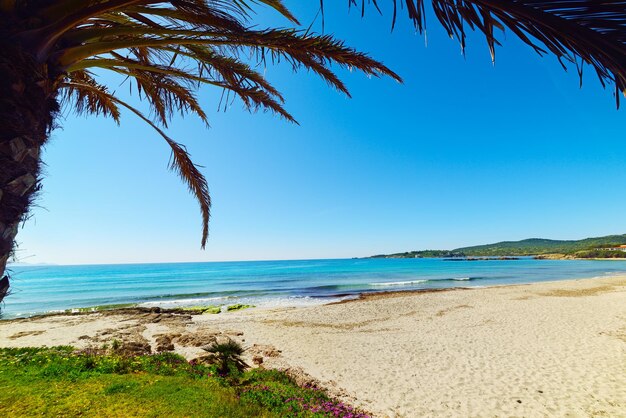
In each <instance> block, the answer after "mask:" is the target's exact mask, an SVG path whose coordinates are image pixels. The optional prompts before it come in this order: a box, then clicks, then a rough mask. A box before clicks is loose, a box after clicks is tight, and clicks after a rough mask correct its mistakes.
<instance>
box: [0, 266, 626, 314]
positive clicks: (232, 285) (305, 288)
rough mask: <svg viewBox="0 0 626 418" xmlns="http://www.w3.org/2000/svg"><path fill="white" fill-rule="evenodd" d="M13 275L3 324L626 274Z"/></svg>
mask: <svg viewBox="0 0 626 418" xmlns="http://www.w3.org/2000/svg"><path fill="white" fill-rule="evenodd" d="M11 270H12V276H13V281H12V294H11V295H9V296H8V297H7V298H6V299H5V303H4V306H3V308H2V314H3V318H5V319H6V318H12V317H21V316H30V315H34V314H37V313H44V312H50V311H59V310H64V309H70V308H77V307H88V306H97V305H108V304H118V303H140V304H143V305H145V306H163V307H175V306H191V305H199V304H202V305H209V304H210V305H226V304H232V303H249V304H254V305H257V306H299V305H306V304H316V303H324V302H328V301H334V300H339V299H342V298H346V297H354V296H355V295H357V294H359V293H363V292H377V291H388V290H412V289H435V288H449V287H476V286H492V285H504V284H517V283H532V282H540V281H549V280H566V279H575V278H587V277H601V276H606V275H612V274H619V273H626V261H612V260H610V261H593V260H589V261H586V260H585V261H583V260H533V259H528V258H524V259H521V260H514V261H496V260H490V261H445V260H443V259H347V260H302V261H246V262H219V263H217V262H216V263H175V264H125V265H120V264H117V265H89V266H87V265H84V266H29V267H23V266H20V267H17V266H14V267H12V268H11Z"/></svg>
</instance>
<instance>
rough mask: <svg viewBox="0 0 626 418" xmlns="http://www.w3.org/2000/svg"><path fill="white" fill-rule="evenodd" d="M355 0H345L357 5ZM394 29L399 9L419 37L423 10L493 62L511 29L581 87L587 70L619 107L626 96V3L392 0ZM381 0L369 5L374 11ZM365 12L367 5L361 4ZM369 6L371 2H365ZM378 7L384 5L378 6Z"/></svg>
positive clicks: (596, 0)
mask: <svg viewBox="0 0 626 418" xmlns="http://www.w3.org/2000/svg"><path fill="white" fill-rule="evenodd" d="M357 1H358V0H348V4H349V5H350V6H356V5H357ZM390 1H391V2H392V4H393V16H392V27H393V25H394V24H395V22H396V19H397V13H398V7H403V8H405V10H406V14H407V17H408V18H409V19H410V20H411V21H412V22H413V24H414V26H415V28H416V29H417V30H418V31H419V32H420V33H421V32H423V30H424V28H425V22H426V18H425V16H426V14H425V5H426V3H430V5H431V7H432V10H433V12H434V14H435V16H436V18H437V20H438V21H439V23H441V25H442V26H443V27H444V29H445V30H446V32H447V33H448V35H450V36H451V37H455V38H456V39H458V40H459V42H460V43H461V46H462V48H465V43H466V38H467V30H468V29H469V30H478V31H480V32H481V33H482V34H483V35H484V36H485V39H486V41H487V45H488V47H489V50H490V52H491V56H492V59H495V50H496V46H497V45H500V41H499V39H498V37H497V36H496V33H497V32H504V30H505V29H508V30H510V31H511V32H512V33H514V34H515V35H516V36H517V37H518V38H519V39H521V40H522V41H523V42H524V43H526V44H527V45H529V46H530V47H531V48H533V49H534V50H535V51H536V52H538V53H539V54H546V53H550V54H552V55H554V56H555V57H556V58H557V59H558V60H559V62H561V65H563V67H564V68H567V66H566V65H565V63H566V62H569V63H571V64H573V65H574V66H575V67H576V69H577V71H578V75H579V78H580V83H581V84H582V77H583V67H584V66H585V65H589V66H591V67H592V68H593V70H594V71H595V72H596V73H597V75H598V78H599V79H600V82H601V83H602V85H603V86H604V85H605V84H607V83H608V84H613V85H614V87H615V99H616V104H617V107H618V108H619V96H620V92H623V93H624V94H626V1H619V0H614V1H600V0H553V1H549V0H546V1H536V0H535V1H530V0H431V1H430V2H429V1H426V0H390ZM378 2H381V0H371V3H373V4H374V5H375V6H376V7H377V6H378V5H377V3H378ZM360 3H361V4H360V5H361V7H362V10H364V8H365V5H366V1H365V0H361V2H360ZM367 3H370V0H368V1H367ZM381 3H382V2H381Z"/></svg>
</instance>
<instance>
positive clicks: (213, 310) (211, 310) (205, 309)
mask: <svg viewBox="0 0 626 418" xmlns="http://www.w3.org/2000/svg"><path fill="white" fill-rule="evenodd" d="M181 310H183V311H185V312H190V313H197V314H218V313H220V312H221V311H222V308H221V307H220V306H215V305H208V306H188V307H184V308H181Z"/></svg>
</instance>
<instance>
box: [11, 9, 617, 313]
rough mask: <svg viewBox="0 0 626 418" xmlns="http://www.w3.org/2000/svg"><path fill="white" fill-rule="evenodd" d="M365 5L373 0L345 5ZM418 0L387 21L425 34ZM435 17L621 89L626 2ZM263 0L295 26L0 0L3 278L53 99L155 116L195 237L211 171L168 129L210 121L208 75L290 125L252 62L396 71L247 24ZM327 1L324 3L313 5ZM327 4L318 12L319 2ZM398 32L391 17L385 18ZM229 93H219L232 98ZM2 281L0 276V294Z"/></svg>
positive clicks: (224, 13)
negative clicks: (144, 106)
mask: <svg viewBox="0 0 626 418" xmlns="http://www.w3.org/2000/svg"><path fill="white" fill-rule="evenodd" d="M347 1H348V4H349V5H351V6H359V7H360V8H361V10H362V11H363V12H364V11H365V5H366V4H372V5H373V6H374V7H376V8H377V9H378V7H379V5H378V3H381V4H382V2H381V1H380V0H368V1H367V2H366V1H365V0H361V2H360V4H359V2H358V0H347ZM426 3H427V2H426V1H424V0H389V2H387V4H391V5H392V7H393V11H392V22H393V23H395V21H396V17H397V15H398V13H399V11H398V9H400V8H403V9H404V10H405V12H406V13H407V16H408V18H409V19H410V20H411V21H412V22H413V24H414V25H415V28H416V29H417V30H419V31H420V32H421V31H423V29H424V24H425V15H426V13H425V4H426ZM430 3H431V5H432V9H433V11H434V14H435V16H436V17H437V19H438V20H439V22H440V23H441V24H442V25H443V27H444V28H445V30H446V31H447V32H448V34H449V35H450V36H451V37H456V38H457V39H458V40H459V41H460V43H461V46H462V47H464V46H465V40H466V30H467V28H470V29H472V30H478V31H480V32H482V33H483V34H484V36H485V38H486V40H487V44H488V47H489V49H490V51H491V54H492V58H494V57H495V47H496V46H497V45H499V41H498V39H497V38H496V35H495V34H496V32H498V31H504V29H505V28H507V29H508V30H510V31H511V32H512V33H513V34H514V35H516V36H517V37H518V38H520V39H521V40H522V41H524V42H525V43H527V44H528V45H530V46H531V47H532V48H533V49H535V51H537V52H538V53H540V54H544V53H550V54H553V55H555V56H556V57H557V58H558V59H559V61H560V62H561V63H562V64H563V66H564V67H566V62H571V63H573V64H574V66H575V67H576V69H577V70H578V73H579V75H580V79H581V81H582V70H583V66H584V65H585V64H587V65H589V66H591V67H592V69H593V70H595V72H596V73H597V75H598V77H599V78H600V81H601V82H602V84H603V85H604V84H612V85H613V86H614V87H615V97H616V101H617V104H618V105H619V92H621V91H624V90H625V89H626V46H625V42H626V31H625V30H624V28H625V27H626V1H611V2H607V1H599V0H569V1H567V0H554V1H547V0H546V1H523V0H430ZM254 4H260V5H263V6H265V7H269V8H272V9H273V10H275V11H276V12H278V13H280V14H281V15H282V16H284V17H285V18H286V19H288V20H289V21H290V22H291V23H292V24H294V25H298V21H297V20H296V18H295V17H294V16H293V15H292V14H291V13H290V12H289V10H288V9H287V8H286V7H285V6H284V4H283V3H282V0H169V1H165V0H163V1H161V0H38V1H37V0H0V51H2V53H1V54H0V277H2V276H3V274H4V270H5V267H6V263H7V260H8V259H9V257H10V255H11V252H12V250H13V248H14V240H15V237H16V234H17V230H18V226H19V224H20V222H21V221H22V220H23V219H24V218H25V216H26V214H27V212H28V208H29V205H30V203H31V202H32V200H33V198H34V196H35V194H36V192H37V190H39V187H40V186H39V166H40V150H41V147H42V146H43V145H44V144H45V143H46V140H47V138H48V135H49V133H50V131H51V130H52V129H53V127H54V123H55V117H56V115H57V112H58V111H59V109H60V102H61V103H67V104H69V105H71V106H73V108H74V109H75V110H76V111H77V112H79V113H88V114H95V115H104V116H108V117H111V118H113V119H114V120H115V121H117V122H119V120H120V115H121V112H120V108H125V109H127V110H128V111H130V112H132V113H134V114H135V115H137V116H138V117H139V118H141V119H143V120H144V121H145V122H146V123H148V124H150V125H151V126H152V127H153V128H154V129H155V130H156V131H157V132H158V134H159V135H160V136H161V137H163V139H164V140H165V141H166V142H167V144H168V145H169V146H170V147H171V149H172V154H173V158H172V169H173V170H175V171H176V172H177V173H178V174H179V175H180V176H181V177H182V179H183V181H184V182H185V183H186V184H187V186H188V187H189V189H190V191H191V192H192V193H193V194H194V195H195V197H196V198H197V199H198V201H199V203H200V208H201V213H202V221H203V222H202V225H203V231H202V240H201V245H202V247H204V245H205V243H206V239H207V236H208V221H209V215H210V213H209V210H210V204H211V202H210V198H209V193H208V187H207V183H206V180H205V179H204V177H203V176H202V174H201V173H200V171H199V170H198V169H197V167H196V166H195V165H194V164H193V162H192V161H191V160H190V158H189V155H188V154H187V152H186V151H185V148H184V147H183V146H182V145H180V144H179V143H177V142H175V141H174V140H172V139H171V138H170V137H168V136H167V134H166V132H165V131H164V128H166V127H167V122H168V120H169V119H170V117H171V116H172V114H173V113H174V112H180V113H187V112H191V113H194V114H196V115H197V116H198V117H200V118H201V119H202V120H203V121H205V122H206V114H205V113H204V111H203V110H202V108H201V107H200V105H199V103H198V101H197V100H196V97H195V95H194V92H195V91H196V90H197V87H198V86H200V85H203V84H208V85H213V86H216V87H219V88H222V89H224V90H225V91H226V92H228V93H229V94H233V95H235V96H238V97H239V98H240V99H241V100H242V101H243V103H244V105H245V106H247V107H248V108H249V109H251V110H254V109H262V110H268V111H271V112H274V113H276V114H278V115H280V116H282V117H283V118H285V119H287V120H289V121H294V119H293V117H292V116H291V115H290V114H289V113H288V112H287V111H286V110H285V108H284V107H283V97H282V96H281V95H280V93H279V92H278V90H276V89H275V88H274V87H273V86H272V85H271V84H269V83H268V82H267V81H266V80H265V79H264V78H263V76H262V75H261V74H260V73H259V72H258V71H257V70H256V69H255V68H256V65H257V64H260V63H265V62H266V61H270V62H274V61H278V60H284V61H286V62H288V63H290V64H291V65H292V66H293V67H294V69H298V68H306V69H308V70H311V71H313V72H314V73H316V74H318V75H319V76H321V77H322V78H323V79H324V80H326V81H327V82H328V84H330V85H331V86H333V87H335V88H337V89H338V90H339V91H342V92H344V93H346V94H348V91H347V89H346V87H345V85H344V84H343V83H342V82H341V80H340V79H339V78H338V77H337V76H336V75H335V74H334V73H333V72H332V70H331V68H330V66H331V64H337V65H339V66H343V67H348V68H356V69H359V70H361V71H362V72H364V73H366V74H368V75H375V76H378V75H387V76H390V77H393V78H394V79H396V80H398V81H400V78H399V77H398V76H397V75H396V74H395V73H393V72H392V71H391V70H389V69H388V68H387V67H385V66H384V65H383V64H381V63H380V62H377V61H375V60H373V59H371V58H369V57H368V56H366V55H364V54H362V53H360V52H358V51H355V50H354V49H351V48H349V47H347V46H345V45H344V44H343V43H342V42H341V41H338V40H336V39H334V38H333V37H331V36H328V35H315V34H311V33H309V32H308V31H302V30H296V29H277V28H270V29H265V30H258V29H254V28H253V27H252V26H251V24H250V19H251V10H252V9H251V7H252V5H254ZM320 5H323V0H320ZM322 9H323V8H322ZM392 27H393V24H392ZM103 71H112V72H114V73H117V74H120V75H121V76H123V77H127V78H128V79H130V80H131V81H132V83H133V85H134V86H135V88H136V92H137V93H138V95H139V97H140V98H141V99H144V100H145V101H147V102H148V104H149V107H150V109H151V113H152V115H153V116H152V117H148V116H146V115H144V114H143V113H142V112H140V111H139V110H137V109H136V108H135V107H133V106H131V105H130V104H128V103H127V102H125V101H123V100H121V99H120V98H119V97H117V96H115V95H114V94H113V93H112V92H111V91H110V90H109V89H108V88H107V86H105V85H103V84H101V83H99V82H98V74H101V73H102V72H103ZM227 100H228V98H227ZM7 289H8V278H7V277H6V276H4V277H3V278H2V279H0V301H1V300H2V298H3V296H4V294H5V293H6V290H7Z"/></svg>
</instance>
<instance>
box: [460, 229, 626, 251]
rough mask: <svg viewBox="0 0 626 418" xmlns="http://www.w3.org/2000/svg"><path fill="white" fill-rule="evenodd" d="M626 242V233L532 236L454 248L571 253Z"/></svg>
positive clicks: (461, 249)
mask: <svg viewBox="0 0 626 418" xmlns="http://www.w3.org/2000/svg"><path fill="white" fill-rule="evenodd" d="M621 244H626V234H624V235H608V236H605V237H597V238H585V239H581V240H576V241H563V240H551V239H542V238H530V239H525V240H522V241H503V242H498V243H495V244H488V245H476V246H473V247H463V248H457V249H455V250H453V252H455V253H463V254H465V255H466V256H504V255H537V254H551V253H560V254H571V253H575V252H577V251H582V250H590V249H594V248H599V247H611V246H615V245H621Z"/></svg>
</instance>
